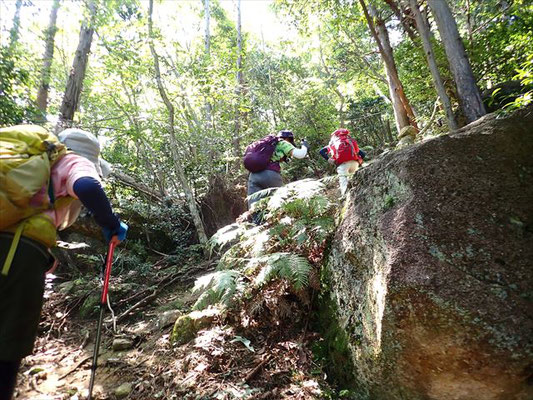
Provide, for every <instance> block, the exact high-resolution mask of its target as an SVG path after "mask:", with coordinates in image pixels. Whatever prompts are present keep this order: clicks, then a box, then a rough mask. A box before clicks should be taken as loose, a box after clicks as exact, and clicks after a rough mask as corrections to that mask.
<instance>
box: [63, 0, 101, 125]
mask: <svg viewBox="0 0 533 400" xmlns="http://www.w3.org/2000/svg"><path fill="white" fill-rule="evenodd" d="M88 8H89V20H86V21H84V22H83V23H82V25H81V30H80V40H79V42H78V48H77V49H76V55H75V56H74V62H73V63H72V69H71V70H70V75H69V77H68V81H67V87H66V89H65V95H64V96H63V102H62V103H61V108H60V110H59V121H58V123H57V126H56V132H60V131H61V130H63V129H65V128H69V127H71V126H72V124H73V120H74V113H75V112H76V111H77V110H78V106H79V103H80V98H81V90H82V86H83V80H84V79H85V72H86V70H87V63H88V61H89V52H90V51H91V44H92V41H93V34H94V18H95V15H96V5H95V2H94V1H93V0H91V1H89V3H88Z"/></svg>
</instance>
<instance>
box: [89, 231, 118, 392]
mask: <svg viewBox="0 0 533 400" xmlns="http://www.w3.org/2000/svg"><path fill="white" fill-rule="evenodd" d="M116 245H117V244H116V243H115V242H114V241H113V240H111V241H110V242H109V249H108V251H107V256H106V263H105V273H104V286H103V288H102V298H101V299H100V317H99V318H98V328H97V330H96V343H95V344H94V354H93V365H92V366H91V381H90V383H89V395H88V397H87V400H91V399H92V393H93V386H94V376H95V374H96V368H97V362H98V351H99V349H100V339H101V335H102V323H103V321H104V309H105V307H106V304H107V289H108V287H109V277H110V276H111V265H113V253H114V251H115V246H116Z"/></svg>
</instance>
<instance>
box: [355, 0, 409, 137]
mask: <svg viewBox="0 0 533 400" xmlns="http://www.w3.org/2000/svg"><path fill="white" fill-rule="evenodd" d="M359 3H360V4H361V8H362V9H363V13H364V15H365V18H366V20H367V23H368V27H369V29H370V33H371V34H372V36H373V37H374V40H375V41H376V44H377V46H378V48H379V53H380V55H381V58H382V60H383V64H384V65H385V72H386V74H387V82H388V84H389V92H390V95H391V100H392V108H393V110H394V119H395V121H396V129H397V131H398V133H400V131H401V130H402V128H404V127H406V126H409V125H412V126H413V127H415V128H416V129H417V130H418V126H417V125H416V120H415V115H414V112H413V109H412V108H411V105H410V104H409V100H408V99H407V96H406V95H405V92H404V90H403V85H402V82H401V81H400V77H399V76H398V69H397V68H396V63H395V61H394V54H393V51H392V46H391V45H390V40H389V33H388V32H387V28H386V26H385V22H384V21H383V20H382V19H381V18H378V15H377V11H376V9H375V8H374V7H373V6H370V7H369V8H367V7H366V4H365V2H364V0H359ZM369 10H370V13H369ZM373 18H376V25H374V21H373ZM376 28H377V29H376Z"/></svg>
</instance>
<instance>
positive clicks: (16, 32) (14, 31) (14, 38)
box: [9, 0, 22, 48]
mask: <svg viewBox="0 0 533 400" xmlns="http://www.w3.org/2000/svg"><path fill="white" fill-rule="evenodd" d="M21 8H22V0H17V2H16V3H15V15H14V16H13V26H12V27H11V29H10V31H9V38H10V39H9V47H10V48H13V47H14V46H15V45H16V44H17V42H18V40H19V36H20V9H21Z"/></svg>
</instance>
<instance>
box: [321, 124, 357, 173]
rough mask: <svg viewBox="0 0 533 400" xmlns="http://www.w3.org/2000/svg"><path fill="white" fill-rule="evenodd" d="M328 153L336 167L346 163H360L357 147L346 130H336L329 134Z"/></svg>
mask: <svg viewBox="0 0 533 400" xmlns="http://www.w3.org/2000/svg"><path fill="white" fill-rule="evenodd" d="M328 152H329V155H330V156H331V158H333V160H334V161H335V164H337V165H340V164H342V163H345V162H346V161H360V157H359V154H358V153H359V146H357V142H356V141H355V139H353V138H352V137H351V136H350V131H348V129H337V130H336V131H335V132H333V133H332V134H331V140H330V141H329V146H328Z"/></svg>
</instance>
